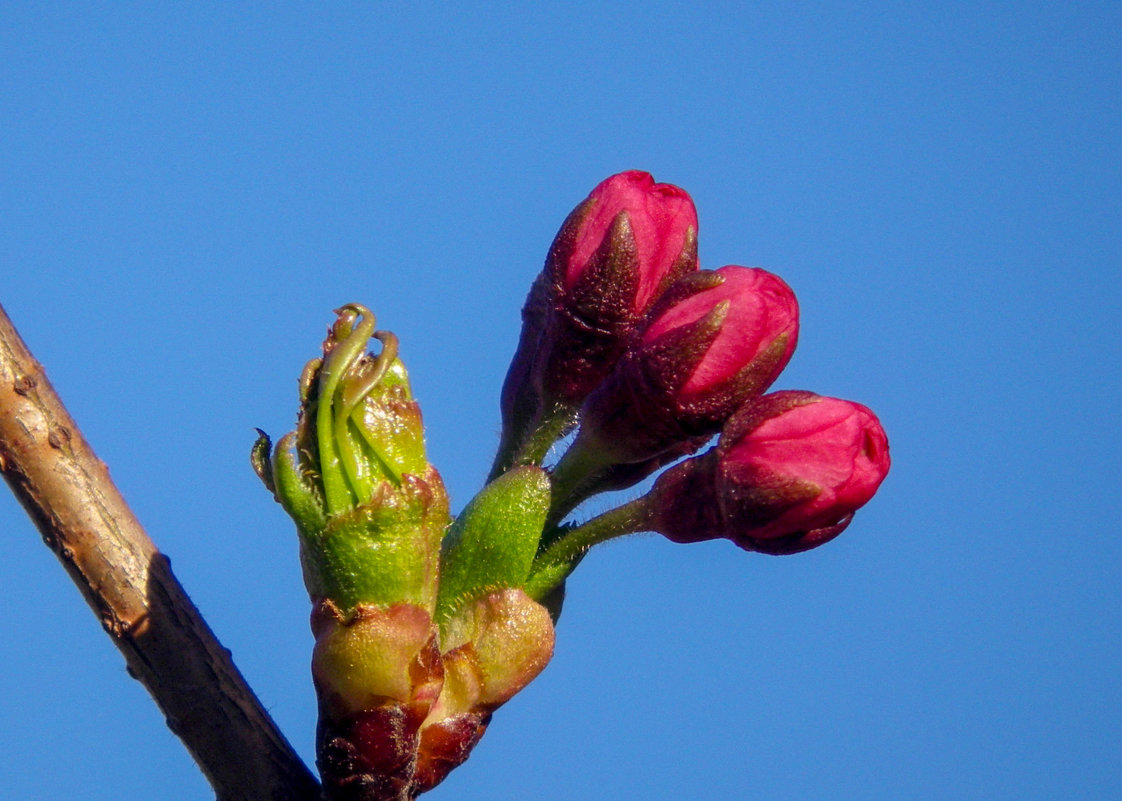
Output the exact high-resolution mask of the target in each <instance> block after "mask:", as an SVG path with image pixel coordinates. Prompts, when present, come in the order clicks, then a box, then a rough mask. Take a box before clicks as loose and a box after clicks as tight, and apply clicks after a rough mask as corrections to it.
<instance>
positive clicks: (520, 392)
mask: <svg viewBox="0 0 1122 801" xmlns="http://www.w3.org/2000/svg"><path fill="white" fill-rule="evenodd" d="M696 269H697V211H696V209H695V208H694V205H693V201H692V200H691V199H690V197H689V195H688V194H687V193H686V192H685V191H684V190H682V189H679V188H678V187H676V186H672V185H670V184H657V183H655V181H654V178H652V177H651V176H650V175H649V174H648V173H645V172H639V171H636V170H632V171H629V172H622V173H619V174H618V175H613V176H612V177H610V178H608V179H607V180H605V181H603V182H601V183H600V184H599V185H598V186H597V187H596V188H595V189H593V190H592V193H591V194H590V195H589V196H588V198H587V199H585V201H584V202H582V203H581V204H580V205H579V206H577V207H576V208H575V209H574V210H573V212H572V213H571V214H570V215H569V217H568V218H567V219H566V220H565V222H564V224H563V225H562V226H561V230H560V231H559V232H558V234H557V237H556V239H554V242H553V245H552V247H551V248H550V250H549V255H548V256H547V258H546V262H545V267H544V269H543V271H542V275H541V276H540V277H539V279H538V281H536V282H535V284H534V288H533V289H532V290H531V295H530V299H529V300H528V301H527V303H526V307H525V309H524V310H523V330H522V336H521V339H520V341H519V346H518V352H517V353H516V354H515V356H514V359H513V361H512V363H511V368H510V371H509V373H508V375H507V379H506V385H505V386H504V388H503V393H502V404H503V443H502V445H501V446H500V452H499V457H498V458H497V460H496V466H495V470H494V471H493V472H492V477H494V476H495V475H497V474H498V473H499V472H502V470H504V469H505V468H506V467H509V465H510V463H512V461H513V460H514V457H515V454H516V451H518V450H519V446H520V445H521V444H522V442H523V440H524V439H525V438H526V437H529V436H532V435H533V434H534V430H535V428H537V427H540V426H541V425H543V424H545V422H546V421H548V420H550V419H551V418H552V419H554V420H560V421H562V422H566V421H568V419H569V418H571V415H572V413H573V412H575V409H576V407H577V406H579V404H580V402H581V401H582V400H583V399H584V398H585V397H586V396H587V395H588V393H589V392H590V391H591V390H592V389H593V388H594V387H595V386H596V385H597V384H598V383H599V382H600V381H601V380H602V379H603V378H604V376H605V375H607V373H608V372H609V371H610V370H611V368H612V365H613V364H614V363H615V361H616V360H617V359H618V358H619V356H620V354H621V353H622V352H623V349H624V347H625V345H626V342H627V339H628V337H629V335H630V334H631V332H632V330H633V329H634V327H635V326H636V324H637V323H638V322H639V320H640V319H641V318H642V316H643V315H644V313H645V312H646V311H647V309H648V308H649V307H650V305H651V304H652V303H653V302H654V300H655V299H656V298H657V297H658V296H659V294H660V293H661V292H662V291H663V290H665V289H666V288H667V287H668V286H669V285H670V284H671V283H673V281H674V280H675V279H677V278H678V277H680V276H682V275H684V274H686V273H688V272H692V271H694V270H696ZM553 433H556V432H554V431H553V430H551V431H550V437H552V434H553ZM552 441H553V439H552V438H549V441H548V442H547V443H546V444H545V445H544V446H543V447H539V448H537V450H539V451H540V450H542V449H543V448H548V445H549V444H552ZM536 455H537V454H535V455H534V457H532V458H530V459H528V460H527V461H535V459H536Z"/></svg>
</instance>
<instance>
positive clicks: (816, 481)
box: [650, 391, 890, 554]
mask: <svg viewBox="0 0 1122 801" xmlns="http://www.w3.org/2000/svg"><path fill="white" fill-rule="evenodd" d="M889 464H890V460H889V456H888V440H887V437H886V436H885V433H884V429H883V428H882V427H881V424H880V421H878V420H877V418H876V416H875V415H874V414H873V413H872V412H871V411H870V410H869V409H867V408H866V407H864V406H862V405H861V404H859V403H854V402H852V401H846V400H838V399H836V398H825V397H822V396H820V395H815V394H814V393H812V392H803V391H784V392H776V393H774V394H771V395H765V396H764V397H762V398H759V399H758V400H756V401H755V402H754V403H752V404H749V405H748V406H746V407H745V408H744V409H742V410H741V411H740V412H738V413H737V414H736V415H735V416H734V417H733V418H732V419H731V420H730V421H729V422H728V424H727V425H726V426H725V429H724V430H723V431H722V433H721V438H720V440H719V441H718V443H717V446H716V448H714V449H712V450H711V451H709V452H707V453H706V454H704V455H702V456H699V457H696V458H694V459H690V460H687V461H686V462H683V463H681V464H679V465H676V466H674V467H673V468H671V469H670V470H668V471H667V472H666V473H665V474H663V475H662V476H661V477H659V480H658V481H657V482H656V483H655V486H654V489H653V490H652V492H651V496H650V497H651V499H652V509H653V511H652V516H651V517H652V521H651V522H652V528H653V529H654V530H656V531H659V532H660V533H662V534H664V535H666V536H667V537H668V538H670V539H671V540H674V541H675V542H696V541H700V540H707V539H714V538H717V537H724V538H727V539H730V540H732V541H733V542H735V543H736V544H737V545H739V546H740V547H742V548H745V549H747V550H753V551H760V552H762V553H769V554H787V553H797V552H799V551H805V550H808V549H810V548H813V547H815V546H817V545H821V544H822V543H824V542H827V541H829V540H831V539H833V538H834V537H836V536H837V535H838V534H840V533H841V532H842V530H844V529H845V527H846V526H848V525H849V522H850V521H851V520H852V518H853V513H854V512H855V511H857V509H859V508H861V507H862V506H864V505H865V503H867V502H868V501H869V499H870V498H872V497H873V494H874V493H875V492H876V490H877V488H878V487H879V486H880V484H881V482H882V481H883V480H884V477H885V476H886V475H887V473H888V468H889Z"/></svg>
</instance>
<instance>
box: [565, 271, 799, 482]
mask: <svg viewBox="0 0 1122 801" xmlns="http://www.w3.org/2000/svg"><path fill="white" fill-rule="evenodd" d="M798 331H799V310H798V303H797V302H796V300H795V294H794V293H793V292H792V291H791V288H790V287H788V286H787V284H786V283H784V282H783V280H782V279H781V278H779V277H778V276H776V275H773V274H772V273H769V272H767V271H766V270H761V269H758V268H750V267H737V266H728V267H722V268H720V269H719V270H716V271H712V272H711V271H702V272H698V273H694V274H692V275H688V276H686V277H685V278H683V279H681V280H680V281H678V282H677V283H676V284H675V285H674V286H672V287H671V288H670V289H669V290H668V291H667V292H666V293H665V295H664V296H663V297H662V298H660V299H659V301H658V303H657V305H656V306H655V308H654V309H653V310H652V316H651V321H650V323H649V324H648V325H647V326H646V327H645V328H644V329H643V330H642V331H641V332H639V334H638V336H637V337H636V338H635V340H634V341H633V343H632V345H631V346H630V347H629V348H628V351H627V353H626V354H625V356H624V357H623V359H622V360H621V361H620V362H619V363H618V364H617V365H616V369H615V370H614V372H613V373H612V374H611V375H610V376H609V377H608V379H607V380H606V381H605V382H604V383H603V384H601V385H600V386H599V387H598V388H597V389H596V391H595V392H593V394H592V395H591V396H590V397H589V398H588V400H587V401H586V403H585V404H584V407H583V408H582V410H581V421H582V422H581V434H580V436H581V438H582V439H584V440H585V442H581V443H580V447H582V448H588V449H591V448H595V449H597V450H598V451H599V452H600V453H601V455H602V458H603V459H604V460H606V461H609V462H611V463H632V462H638V461H642V460H646V459H650V458H651V457H654V456H657V455H659V454H660V453H662V452H664V451H666V450H667V449H670V448H673V447H675V446H677V445H679V444H680V443H682V442H686V441H690V440H693V441H696V442H697V445H695V447H697V446H699V445H701V444H704V442H705V441H706V440H707V439H708V438H709V437H711V436H712V435H714V434H716V433H717V432H718V431H719V430H720V428H721V426H722V424H723V423H724V422H725V420H727V419H728V418H729V417H730V416H731V415H732V413H733V412H735V411H736V410H737V409H738V408H739V407H740V406H742V405H743V404H744V403H745V401H747V400H749V399H750V398H752V397H754V396H756V395H759V394H760V393H762V392H763V391H764V390H766V389H767V387H768V386H770V385H771V383H772V382H773V381H774V380H775V378H776V377H777V376H778V375H779V373H780V371H781V370H782V369H783V368H784V367H785V366H786V365H787V362H788V361H789V360H790V358H791V354H792V353H793V352H794V350H795V343H796V340H797V339H798Z"/></svg>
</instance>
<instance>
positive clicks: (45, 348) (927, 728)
mask: <svg viewBox="0 0 1122 801" xmlns="http://www.w3.org/2000/svg"><path fill="white" fill-rule="evenodd" d="M1120 32H1122V5H1120V4H1118V3H1112V2H1100V3H1095V2H1087V3H1034V2H1021V3H985V2H983V3H978V2H971V3H966V2H963V3H946V2H933V3H914V4H904V3H763V4H756V3H700V4H699V3H685V2H647V3H641V4H640V3H616V4H603V5H601V4H585V3H577V2H565V3H555V2H542V3H536V4H533V5H530V4H510V3H471V4H463V3H427V2H418V3H403V2H388V3H315V4H313V3H277V4H263V5H258V6H253V7H251V6H250V5H249V4H237V3H193V4H170V3H132V2H122V3H113V4H109V5H106V4H93V3H73V4H72V3H58V4H50V3H48V4H41V3H35V4H32V3H22V2H9V3H5V4H4V5H3V7H2V8H0V302H2V303H3V305H4V306H5V307H6V308H7V310H8V312H9V313H10V314H11V316H12V317H13V318H14V320H15V321H16V324H17V325H18V326H19V327H20V329H21V331H22V333H23V335H24V337H25V339H26V340H27V342H28V343H29V344H30V346H31V347H32V349H33V350H34V352H35V353H36V354H37V356H38V357H39V358H40V360H41V361H42V362H43V363H44V364H45V365H46V367H47V370H48V373H49V375H50V377H51V378H52V380H53V381H54V382H55V384H56V386H57V388H58V389H59V391H60V392H61V393H62V395H63V397H64V398H65V400H66V401H67V403H68V404H69V406H70V408H71V411H72V412H73V413H74V415H75V416H76V417H77V419H78V421H79V423H80V424H81V425H82V426H83V428H84V430H85V432H86V434H87V436H88V437H89V439H90V440H91V441H92V443H93V445H94V446H95V448H96V449H97V450H98V452H99V454H100V455H101V456H102V458H103V459H104V460H105V461H106V462H108V464H109V465H110V467H111V470H112V473H113V476H114V478H115V479H116V480H117V481H118V483H119V484H120V486H121V488H122V489H123V491H124V493H125V495H126V496H127V498H128V499H129V501H130V502H131V503H132V504H133V505H134V507H135V509H136V511H137V512H138V514H139V516H140V517H141V519H142V520H143V521H144V523H145V524H146V525H147V527H148V528H149V530H150V532H151V534H152V536H153V538H154V539H155V540H156V541H157V543H158V544H159V545H160V546H161V547H162V548H163V549H164V550H165V551H166V552H167V553H168V554H169V555H170V556H171V559H172V561H173V564H174V567H175V569H176V571H177V573H178V575H179V577H180V578H181V580H182V581H183V582H184V584H185V585H186V586H187V588H188V590H189V591H190V592H191V593H192V595H193V597H194V598H195V599H196V601H197V603H198V604H199V606H200V607H201V608H202V610H203V612H204V613H205V614H206V615H207V617H208V619H209V620H210V621H211V623H212V625H213V627H214V628H215V630H216V631H217V633H218V634H219V636H220V637H221V639H222V640H223V642H224V643H225V644H226V645H227V646H228V647H230V648H231V649H232V651H233V653H234V656H235V658H236V660H237V662H238V664H239V665H240V667H241V668H242V669H243V671H244V672H245V673H246V675H247V677H248V678H249V680H250V683H251V684H252V685H253V686H254V687H255V688H256V689H257V691H258V692H259V694H260V696H261V698H262V699H263V701H264V703H265V704H266V706H267V707H268V708H269V709H270V710H271V711H272V713H273V714H274V715H275V717H276V718H277V720H278V721H279V723H280V725H281V726H282V728H283V729H284V731H285V732H286V734H287V735H288V737H289V738H290V739H291V740H292V741H293V743H294V744H295V746H296V747H297V748H298V749H299V750H300V752H301V753H302V754H303V755H305V756H306V757H307V758H309V759H310V758H311V757H312V737H313V730H314V719H315V707H314V699H313V695H312V689H311V684H310V680H309V677H308V668H307V663H308V655H309V649H310V646H311V638H310V635H309V633H308V628H307V611H308V607H307V599H306V597H305V596H304V593H303V587H302V585H301V581H300V576H299V571H298V567H297V560H296V542H295V534H294V532H293V530H292V527H291V525H290V523H289V521H288V520H287V518H286V517H285V516H284V515H283V514H282V512H281V510H280V509H279V507H277V506H276V505H275V504H274V503H273V502H272V500H271V499H270V497H269V496H268V495H267V494H266V493H265V491H264V490H263V489H262V488H261V487H260V486H259V485H258V483H257V479H256V478H255V477H254V476H253V475H252V473H251V472H250V469H249V466H248V461H247V452H248V450H249V446H250V444H251V442H252V440H253V436H254V434H253V427H254V426H261V427H262V428H265V429H267V430H268V431H270V432H271V433H274V434H280V433H283V432H284V431H286V430H288V428H289V427H290V426H291V424H292V422H293V418H294V414H295V409H296V405H295V401H296V398H295V390H296V377H297V375H298V373H299V371H300V368H301V366H302V365H303V363H304V361H305V360H306V359H308V358H310V357H311V356H313V355H314V354H315V351H316V347H317V345H318V343H319V341H320V339H321V336H322V332H323V329H324V327H325V325H326V324H327V323H328V322H329V321H330V319H331V309H332V308H333V307H335V306H338V305H340V304H341V303H344V302H347V301H360V302H363V303H366V304H368V305H370V306H372V307H373V308H374V309H375V310H376V312H377V313H378V315H379V321H380V324H381V325H382V326H383V327H387V328H390V329H393V330H394V331H396V332H397V333H398V334H399V336H400V337H401V340H402V352H403V354H404V356H405V358H406V360H407V363H408V365H409V367H410V368H411V372H412V376H413V380H414V386H415V390H416V393H417V395H418V396H419V398H420V400H421V402H422V405H423V408H424V412H425V417H426V422H427V427H428V435H429V447H430V454H431V456H432V458H433V459H434V461H435V462H436V464H437V465H438V466H439V468H440V469H441V470H442V471H443V473H444V476H445V479H446V482H447V484H448V485H449V488H450V490H451V492H452V493H453V503H454V506H456V507H457V508H458V507H460V506H462V505H463V503H465V502H466V501H467V500H468V498H470V496H471V495H472V494H473V492H474V491H475V490H476V489H477V488H478V486H479V484H480V482H481V480H482V478H483V476H484V474H485V472H486V468H487V465H488V463H489V460H490V457H491V452H492V449H493V447H494V445H495V444H496V441H497V433H498V411H497V398H498V389H499V385H500V382H501V380H502V376H503V374H504V372H505V370H506V363H507V360H508V359H509V356H510V354H511V353H512V351H513V348H514V344H515V339H516V336H517V330H518V309H519V304H520V303H521V301H522V298H523V296H524V294H525V291H526V289H527V287H528V285H529V282H530V280H531V279H532V278H533V276H534V274H535V273H536V272H537V270H538V269H539V268H540V265H541V262H542V259H543V256H544V254H545V250H546V248H547V247H548V245H549V242H550V240H551V239H552V237H553V234H554V233H555V231H556V229H557V227H558V225H559V224H560V222H561V220H562V219H563V217H564V216H565V214H566V213H567V212H568V211H569V209H570V208H571V207H572V206H573V205H574V204H575V203H577V202H578V201H579V200H580V199H582V198H583V197H584V195H585V194H586V193H587V192H588V190H589V189H591V187H592V186H594V185H595V184H596V183H597V182H598V181H599V180H600V179H601V178H603V177H605V176H606V175H608V174H610V173H613V172H616V171H618V170H621V169H628V168H640V169H646V170H649V171H651V172H653V173H654V174H655V176H656V177H657V178H658V179H659V180H663V181H669V182H672V183H676V184H679V185H681V186H683V187H685V188H686V189H688V190H689V191H690V192H691V193H692V194H693V197H694V198H695V200H696V202H697V205H698V208H699V212H700V219H701V223H700V229H701V230H700V250H701V259H702V262H703V264H704V265H706V266H709V267H717V266H720V265H722V264H726V263H740V264H747V265H758V266H763V267H767V268H768V269H771V270H773V271H775V272H777V273H779V274H780V275H782V276H783V277H784V278H785V279H786V280H787V281H788V282H789V283H790V284H791V286H792V287H793V288H794V289H795V291H796V293H797V294H798V296H799V299H800V301H801V306H802V314H803V329H802V336H801V341H800V345H799V349H798V351H797V352H796V354H795V358H794V360H793V362H792V363H791V366H790V368H789V369H788V370H787V371H786V372H785V374H784V375H783V377H782V378H781V379H780V382H779V384H778V386H780V387H797V388H805V389H813V390H816V391H818V392H821V393H824V394H831V395H839V396H842V397H848V398H853V399H855V400H860V401H862V402H864V403H866V404H868V405H869V406H871V407H872V408H874V409H875V410H876V411H877V412H878V413H879V414H880V415H881V417H882V419H883V421H884V424H885V427H886V428H887V430H888V432H889V437H890V440H891V444H892V453H893V458H894V466H893V472H892V474H891V475H890V476H889V479H888V480H887V481H886V483H885V484H884V486H883V488H882V490H881V493H880V494H879V495H878V496H877V498H876V499H875V500H874V501H873V502H872V503H871V504H870V505H869V506H868V507H867V508H866V509H865V510H863V511H862V512H860V513H859V514H858V516H857V519H856V521H855V522H854V524H853V525H852V526H851V528H850V529H849V531H847V532H846V533H845V534H844V535H843V536H842V537H841V538H839V539H838V540H837V541H835V542H833V543H831V544H830V545H828V546H826V547H824V548H821V549H819V550H817V551H814V552H811V553H807V554H803V555H801V556H793V557H785V558H774V557H764V556H759V555H752V554H746V553H743V552H740V551H738V550H737V549H736V548H735V547H733V546H732V545H730V544H728V543H707V544H703V545H695V546H675V545H671V544H669V543H666V542H663V541H661V540H660V539H659V538H657V537H652V536H648V537H637V538H633V539H631V540H628V541H626V542H622V543H618V544H614V545H610V546H607V547H605V548H603V549H602V550H601V551H598V552H596V553H594V554H593V555H592V556H590V557H589V558H588V559H587V560H586V561H585V563H584V564H583V565H582V566H581V569H580V570H579V572H578V573H577V574H576V576H575V578H574V580H573V581H572V582H571V586H570V594H569V601H568V604H567V606H566V610H565V614H564V616H563V617H562V619H561V623H560V627H559V640H558V650H557V655H556V657H555V659H554V661H553V663H552V664H551V665H550V667H549V668H548V670H547V671H546V672H545V673H544V674H543V675H542V677H541V678H540V679H539V680H538V681H537V682H535V683H534V684H533V685H532V686H531V688H530V689H528V690H527V691H526V692H524V693H523V694H522V695H520V696H519V697H518V698H516V699H515V700H514V701H513V702H511V703H510V704H509V705H508V706H507V707H506V708H504V709H503V710H502V711H501V712H500V713H499V714H498V715H496V718H495V721H494V723H493V725H492V728H491V730H490V731H489V732H488V734H487V736H486V737H485V738H484V740H483V742H482V744H481V745H480V747H479V748H478V749H477V751H476V754H475V756H474V757H473V758H472V759H471V761H470V762H469V763H468V764H467V765H466V766H464V767H463V768H461V769H460V770H458V771H457V772H456V773H455V774H453V776H452V777H451V778H450V779H449V780H448V781H447V782H446V783H445V784H444V785H443V786H442V787H440V788H439V789H438V790H436V791H434V792H433V793H432V794H431V796H430V797H431V798H432V799H433V800H434V801H439V800H440V799H448V801H469V800H470V799H487V801H502V800H504V799H511V801H514V799H542V800H543V801H550V800H551V799H559V800H560V799H564V800H565V801H572V799H585V798H587V799H593V798H597V799H599V798H613V799H614V798H619V799H644V801H663V800H666V801H669V800H670V799H674V801H679V800H680V799H693V798H697V799H714V798H718V799H746V800H749V801H751V800H754V799H760V800H761V801H763V800H765V799H766V801H788V800H790V801H801V800H803V799H827V798H828V799H854V801H858V800H859V801H868V799H932V800H933V801H934V800H936V799H937V800H938V801H947V799H987V800H988V801H1001V800H1002V799H1017V800H1018V801H1023V799H1035V798H1039V799H1059V798H1063V799H1104V800H1105V799H1117V798H1119V797H1120V796H1122V760H1119V743H1120V740H1122V731H1120V729H1122V682H1120V681H1119V677H1120V668H1122V604H1120V594H1122V592H1120V587H1122V537H1120V536H1119V534H1120V522H1119V521H1120V519H1122V503H1120V497H1122V495H1120V493H1119V491H1118V487H1119V483H1120V479H1122V457H1120V451H1122V437H1120V436H1119V427H1120V426H1119V420H1120V415H1119V412H1118V398H1119V395H1120V391H1122V386H1120V383H1122V382H1120V380H1119V372H1120V371H1119V367H1120V365H1119V361H1120V359H1119V356H1120V353H1119V351H1120V347H1119V345H1120V341H1119V340H1120V337H1119V320H1120V315H1122V270H1120V262H1122V222H1120V221H1122V180H1120V178H1122V175H1120V170H1122V157H1120V152H1122V146H1120V145H1122V136H1120V134H1122V108H1120V106H1122V55H1120V54H1122V33H1120ZM0 532H2V536H0V594H2V596H0V597H2V605H3V609H4V610H5V614H4V615H3V616H2V629H0V637H2V638H3V642H4V645H3V648H2V651H0V686H2V687H3V690H2V692H0V775H2V777H3V778H0V794H2V795H3V796H5V797H11V798H25V799H45V800H47V801H53V800H54V799H68V798H74V797H81V798H84V799H89V801H94V800H95V799H140V798H153V797H160V798H162V799H166V801H180V799H182V800H183V801H187V799H192V800H195V799H202V798H206V797H208V795H209V789H208V787H207V786H206V784H205V782H204V781H203V779H202V777H201V774H200V773H199V772H198V770H197V769H196V768H195V767H194V765H193V763H192V762H191V761H190V759H189V757H188V756H187V754H186V752H185V751H184V750H183V749H182V748H181V747H180V745H179V744H178V741H177V740H176V739H175V738H174V737H173V736H172V735H171V734H170V733H169V732H168V731H167V729H166V728H165V727H164V724H163V721H162V719H161V716H160V715H159V713H158V712H157V710H156V708H155V707H154V706H153V705H152V704H151V702H150V701H149V699H148V698H147V696H146V694H145V693H144V691H143V689H142V688H141V687H140V686H139V685H138V684H136V683H135V682H133V681H131V680H129V678H128V677H127V676H126V674H125V670H124V664H123V660H122V659H121V657H120V656H119V655H118V653H117V652H116V650H115V649H114V648H113V647H112V646H111V645H110V643H109V641H108V640H107V639H106V637H105V636H104V635H103V634H102V632H101V630H100V628H99V627H98V625H97V622H96V621H95V620H94V618H93V617H92V616H91V615H90V613H89V611H88V609H87V608H86V607H85V605H84V604H83V602H82V600H81V599H80V596H79V594H78V593H77V591H76V590H75V589H74V588H73V587H72V586H71V585H70V583H69V580H68V579H67V578H66V577H65V575H64V573H63V571H62V570H61V569H60V568H59V566H58V564H57V563H56V561H55V559H54V557H53V556H52V555H51V554H50V553H49V552H48V551H47V549H46V548H44V547H43V545H42V544H41V543H40V541H39V538H38V535H37V534H36V533H35V531H34V530H33V529H32V528H31V526H30V524H29V523H28V521H27V520H26V518H25V517H24V516H23V513H22V511H21V509H20V508H19V507H18V505H17V504H16V503H15V502H14V501H13V500H12V499H11V498H10V497H8V495H7V493H3V495H0Z"/></svg>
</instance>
